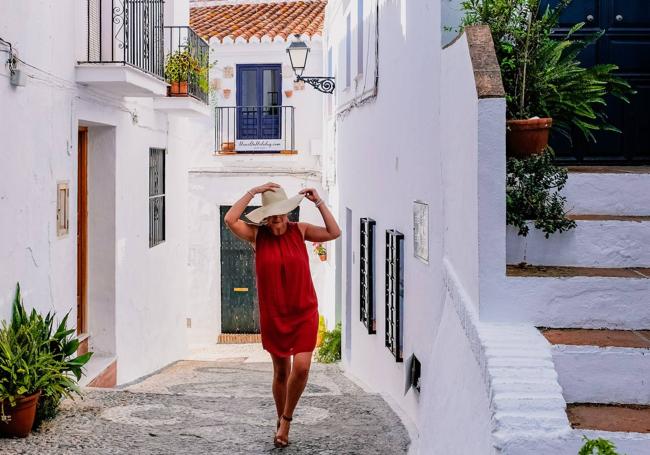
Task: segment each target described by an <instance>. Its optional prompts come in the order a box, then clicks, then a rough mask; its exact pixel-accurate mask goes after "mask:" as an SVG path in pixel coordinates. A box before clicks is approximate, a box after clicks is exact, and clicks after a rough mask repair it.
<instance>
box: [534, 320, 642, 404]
mask: <svg viewBox="0 0 650 455" xmlns="http://www.w3.org/2000/svg"><path fill="white" fill-rule="evenodd" d="M541 332H542V334H543V335H544V337H546V339H547V340H548V341H549V342H550V343H551V344H552V345H553V346H552V353H553V363H554V364H555V370H556V372H557V374H558V381H559V383H560V385H561V386H562V394H563V396H564V398H565V400H566V401H567V402H570V403H571V402H576V403H601V404H602V403H617V404H620V403H624V404H638V405H647V404H650V381H648V378H649V377H650V331H648V330H645V331H635V330H585V329H541Z"/></svg>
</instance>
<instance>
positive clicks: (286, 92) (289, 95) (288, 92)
mask: <svg viewBox="0 0 650 455" xmlns="http://www.w3.org/2000/svg"><path fill="white" fill-rule="evenodd" d="M292 95H293V90H285V91H284V96H286V97H287V98H291V96H292Z"/></svg>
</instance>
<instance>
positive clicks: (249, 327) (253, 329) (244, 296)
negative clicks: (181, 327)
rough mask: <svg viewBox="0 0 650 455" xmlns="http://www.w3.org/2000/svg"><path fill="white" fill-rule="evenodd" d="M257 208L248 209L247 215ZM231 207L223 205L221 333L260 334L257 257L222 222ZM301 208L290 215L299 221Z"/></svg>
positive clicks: (247, 245) (248, 246)
mask: <svg viewBox="0 0 650 455" xmlns="http://www.w3.org/2000/svg"><path fill="white" fill-rule="evenodd" d="M256 208H257V207H255V206H251V207H247V208H246V211H245V212H244V213H248V212H250V211H251V210H254V209H256ZM229 209H230V206H221V210H220V212H221V213H220V215H221V223H220V225H221V333H260V319H259V310H258V302H257V287H256V286H255V254H254V251H253V249H252V248H251V246H250V245H249V244H247V242H244V241H243V240H240V239H238V238H237V237H236V236H235V235H234V234H233V233H232V232H230V229H228V227H226V223H224V221H223V219H224V217H225V215H226V212H228V210H229ZM299 209H300V207H298V208H296V209H295V210H294V211H293V212H291V213H290V214H289V219H290V220H291V221H298V217H299Z"/></svg>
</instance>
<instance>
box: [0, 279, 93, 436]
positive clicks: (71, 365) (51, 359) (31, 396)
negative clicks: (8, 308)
mask: <svg viewBox="0 0 650 455" xmlns="http://www.w3.org/2000/svg"><path fill="white" fill-rule="evenodd" d="M54 321H55V315H54V314H53V313H47V315H45V316H43V315H41V314H40V313H38V312H36V311H35V310H32V311H31V313H29V314H28V313H27V311H26V310H25V307H24V306H23V302H22V300H21V297H20V286H17V288H16V296H15V298H14V302H13V308H12V318H11V322H10V324H7V323H6V322H3V325H2V328H1V329H0V433H1V434H6V435H11V436H20V437H24V436H27V434H29V431H30V430H31V429H32V427H33V426H34V423H36V426H38V424H40V423H41V422H42V421H43V420H45V419H49V418H52V417H54V416H55V415H56V412H57V409H58V406H59V403H60V401H61V399H62V398H63V397H64V396H67V397H70V398H72V397H73V396H72V394H73V393H77V394H78V393H79V388H78V387H77V381H78V380H79V379H81V376H82V369H83V367H84V365H85V364H86V363H87V362H88V361H89V360H90V357H91V356H92V353H91V352H88V353H86V354H84V355H81V356H75V353H76V352H77V349H78V348H79V340H78V339H77V338H76V337H74V335H73V333H74V329H68V328H67V321H68V315H66V316H65V317H64V318H63V320H62V321H61V322H60V323H59V324H58V325H56V324H55V323H54ZM35 421H36V422H35Z"/></svg>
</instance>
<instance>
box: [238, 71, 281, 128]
mask: <svg viewBox="0 0 650 455" xmlns="http://www.w3.org/2000/svg"><path fill="white" fill-rule="evenodd" d="M280 106H282V66H281V65H280V64H264V65H249V64H245V65H237V139H280V138H281V128H280V125H281V123H282V119H281V115H282V109H281V108H280Z"/></svg>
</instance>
